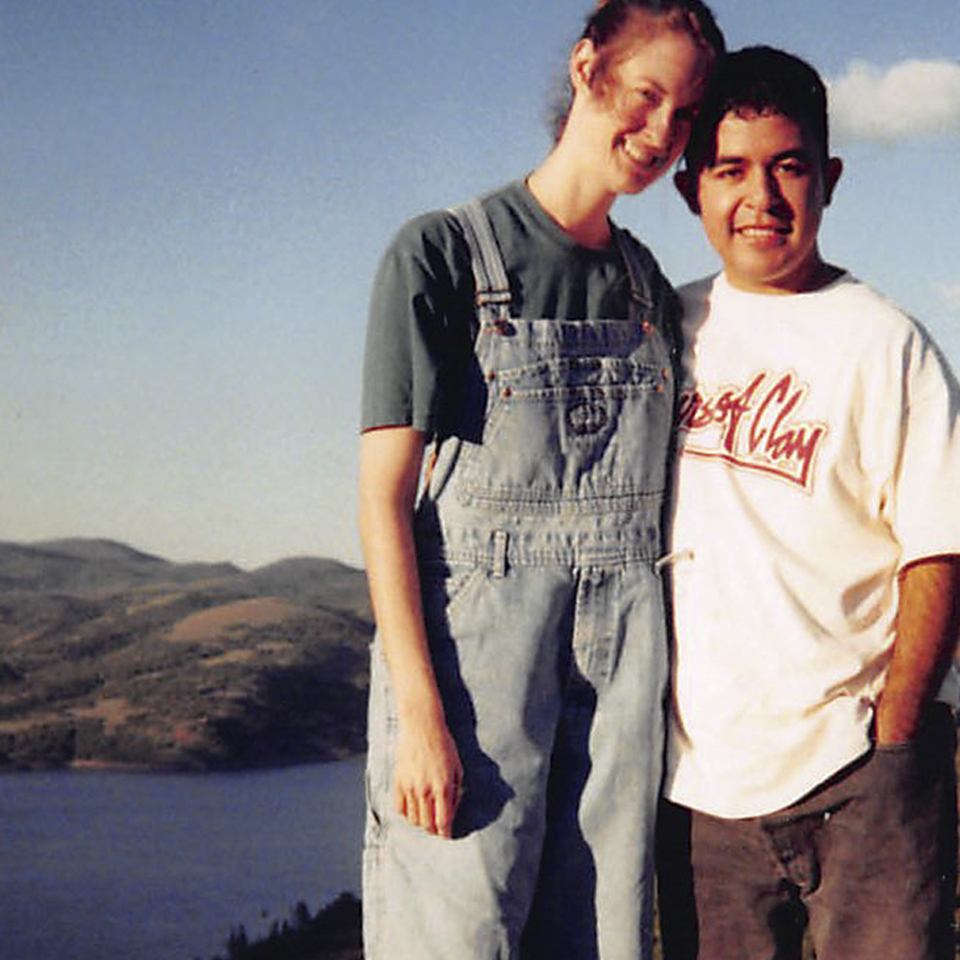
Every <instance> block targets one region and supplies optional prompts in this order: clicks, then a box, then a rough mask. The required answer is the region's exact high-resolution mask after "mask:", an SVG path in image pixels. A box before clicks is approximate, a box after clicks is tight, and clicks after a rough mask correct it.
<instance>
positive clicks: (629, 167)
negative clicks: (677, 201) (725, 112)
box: [574, 15, 712, 194]
mask: <svg viewBox="0 0 960 960" xmlns="http://www.w3.org/2000/svg"><path fill="white" fill-rule="evenodd" d="M641 19H645V20H647V21H650V20H653V21H654V24H653V26H652V28H651V24H650V23H649V22H646V23H643V24H638V25H637V26H635V27H634V28H633V29H631V27H630V26H629V25H627V26H625V27H624V30H623V35H624V36H623V38H622V39H620V38H618V39H617V40H616V41H615V42H614V43H613V44H612V45H611V47H612V49H610V50H607V49H605V50H604V51H603V54H602V55H600V54H598V53H597V51H596V49H595V48H594V47H593V45H592V44H591V43H590V42H589V41H581V43H580V44H579V45H578V47H577V50H576V51H574V71H575V77H579V79H580V84H579V86H577V80H576V78H575V81H574V82H575V89H578V96H582V97H584V98H585V100H584V109H583V112H582V115H583V117H584V119H585V121H586V125H585V127H584V128H583V129H582V133H583V145H582V150H583V153H584V157H585V159H587V160H588V162H589V163H590V165H591V166H592V167H593V168H594V170H595V173H594V174H593V175H595V176H597V177H599V178H601V180H602V182H603V184H604V186H605V188H606V189H607V190H608V191H609V192H611V193H614V194H618V193H638V192H639V191H640V190H643V189H644V188H645V187H646V186H648V185H649V184H651V183H652V182H653V181H654V180H656V179H657V178H658V177H659V176H660V175H661V174H663V173H664V172H665V171H666V170H667V169H668V168H669V167H670V165H671V164H672V163H673V162H674V160H676V159H677V157H678V156H679V155H680V153H681V152H682V151H683V148H684V146H685V145H686V142H687V138H688V136H689V134H690V126H691V123H692V122H693V119H694V117H695V115H696V108H697V104H698V103H699V102H700V97H701V95H702V93H703V88H704V83H705V79H706V75H707V72H708V70H709V68H710V64H711V62H712V57H711V55H710V53H709V52H708V51H706V50H705V49H704V48H703V47H701V46H699V45H698V44H697V43H696V41H695V40H694V39H693V38H692V37H691V36H690V35H689V34H687V33H685V32H683V31H680V30H674V29H669V28H666V27H659V28H658V27H657V26H656V24H655V18H650V17H643V16H642V15H637V16H636V17H635V18H634V20H635V21H640V20H641Z"/></svg>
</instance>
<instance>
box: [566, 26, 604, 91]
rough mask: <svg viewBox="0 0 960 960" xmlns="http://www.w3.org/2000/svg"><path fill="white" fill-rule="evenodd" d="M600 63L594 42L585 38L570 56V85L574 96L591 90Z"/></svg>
mask: <svg viewBox="0 0 960 960" xmlns="http://www.w3.org/2000/svg"><path fill="white" fill-rule="evenodd" d="M599 62H600V55H599V54H598V53H597V48H596V47H595V46H594V45H593V41H592V40H588V39H587V38H586V37H584V38H583V39H582V40H580V41H578V43H577V45H576V46H575V47H574V48H573V51H572V52H571V54H570V83H571V84H573V92H574V94H577V93H580V92H581V91H587V90H591V89H592V88H593V83H594V80H596V78H597V72H598V67H599Z"/></svg>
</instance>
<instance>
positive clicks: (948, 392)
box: [888, 328, 960, 566]
mask: <svg viewBox="0 0 960 960" xmlns="http://www.w3.org/2000/svg"><path fill="white" fill-rule="evenodd" d="M903 365H904V369H903V374H904V381H903V389H904V394H903V408H902V416H903V427H902V431H901V445H900V451H899V457H898V461H897V464H896V470H895V473H894V476H893V482H892V484H891V491H890V492H891V495H890V498H889V501H888V517H889V519H890V522H891V524H892V526H893V528H894V530H895V532H896V535H897V539H898V540H899V542H900V544H901V556H900V565H901V566H905V565H907V564H909V563H911V562H913V561H915V560H921V559H923V558H925V557H933V556H940V555H947V554H960V385H958V383H957V379H956V376H955V375H954V373H953V372H952V371H951V369H950V367H949V365H948V364H947V362H946V360H945V359H944V357H943V356H942V354H941V353H940V351H939V350H938V349H937V347H936V345H935V344H934V343H933V342H932V340H931V339H930V338H929V336H927V335H926V333H925V332H924V331H923V330H921V329H919V328H918V329H915V331H914V333H913V335H912V336H911V337H910V339H909V342H908V345H907V349H906V351H905V354H904V361H903Z"/></svg>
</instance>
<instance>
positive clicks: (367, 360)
mask: <svg viewBox="0 0 960 960" xmlns="http://www.w3.org/2000/svg"><path fill="white" fill-rule="evenodd" d="M472 303H473V291H472V275H471V273H470V259H469V252H468V250H467V248H466V244H465V241H464V240H463V237H462V235H461V234H460V232H459V230H458V228H457V227H456V225H455V223H454V218H453V216H452V215H449V214H442V213H436V214H427V215H425V216H423V217H419V218H417V219H416V220H413V221H411V222H410V223H408V224H407V225H406V226H404V227H403V228H402V229H401V230H400V232H399V233H398V234H397V235H396V237H395V238H394V240H393V242H392V243H391V244H390V246H389V247H388V249H387V251H386V253H385V254H384V255H383V258H382V259H381V261H380V264H379V267H378V269H377V273H376V277H375V279H374V283H373V290H372V292H371V297H370V309H369V315H368V318H367V333H366V347H365V352H364V364H363V400H362V411H361V423H360V427H361V430H371V429H374V428H376V427H385V426H412V427H413V428H414V429H416V430H420V431H422V432H423V433H425V434H427V435H428V436H429V435H432V434H433V433H434V432H435V431H436V429H437V419H438V413H439V409H440V405H441V404H442V403H443V398H444V395H445V393H446V391H447V388H448V384H449V383H450V382H451V381H452V380H453V379H455V377H454V374H453V372H452V371H454V370H455V369H457V368H458V365H459V364H462V362H463V358H464V354H465V351H466V350H467V349H468V347H469V343H470V340H469V337H470V320H471V317H472V315H473V309H472Z"/></svg>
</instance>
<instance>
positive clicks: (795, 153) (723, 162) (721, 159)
mask: <svg viewBox="0 0 960 960" xmlns="http://www.w3.org/2000/svg"><path fill="white" fill-rule="evenodd" d="M812 159H813V155H812V154H811V153H810V151H809V150H807V149H806V148H805V147H795V148H794V149H793V150H784V151H783V153H777V154H774V155H773V156H772V157H771V158H770V160H771V162H772V163H780V162H781V161H783V160H801V161H803V162H804V163H810V162H811V161H812ZM746 162H747V158H746V157H744V156H741V155H739V154H731V155H730V156H718V157H717V158H716V159H715V160H714V161H713V163H711V164H710V166H711V167H720V166H728V165H736V164H741V163H746Z"/></svg>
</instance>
